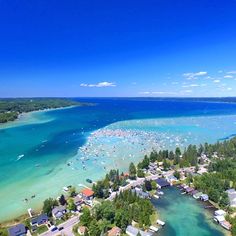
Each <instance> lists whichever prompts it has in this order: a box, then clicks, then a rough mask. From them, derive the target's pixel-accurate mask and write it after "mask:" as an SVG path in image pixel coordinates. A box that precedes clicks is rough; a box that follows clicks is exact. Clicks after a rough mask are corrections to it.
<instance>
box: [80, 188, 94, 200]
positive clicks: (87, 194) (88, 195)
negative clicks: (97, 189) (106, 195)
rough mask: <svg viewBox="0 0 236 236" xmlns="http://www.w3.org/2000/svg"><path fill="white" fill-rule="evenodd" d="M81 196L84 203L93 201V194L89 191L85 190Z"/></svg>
mask: <svg viewBox="0 0 236 236" xmlns="http://www.w3.org/2000/svg"><path fill="white" fill-rule="evenodd" d="M81 195H82V198H83V199H84V200H85V201H88V200H93V196H94V192H93V191H92V190H91V189H88V188H85V189H83V190H82V191H81Z"/></svg>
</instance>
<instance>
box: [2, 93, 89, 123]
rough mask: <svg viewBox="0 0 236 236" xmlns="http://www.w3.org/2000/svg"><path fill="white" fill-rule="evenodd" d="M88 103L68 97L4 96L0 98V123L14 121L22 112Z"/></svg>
mask: <svg viewBox="0 0 236 236" xmlns="http://www.w3.org/2000/svg"><path fill="white" fill-rule="evenodd" d="M82 105H88V104H86V103H80V102H76V101H73V100H71V99H68V98H5V99H0V123H6V122H8V121H14V120H16V119H17V118H18V115H19V114H21V113H23V112H31V111H38V110H44V109H52V108H61V107H68V106H82Z"/></svg>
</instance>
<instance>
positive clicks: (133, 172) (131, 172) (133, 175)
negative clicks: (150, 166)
mask: <svg viewBox="0 0 236 236" xmlns="http://www.w3.org/2000/svg"><path fill="white" fill-rule="evenodd" d="M129 177H130V179H136V167H135V165H134V163H133V162H131V163H130V165H129Z"/></svg>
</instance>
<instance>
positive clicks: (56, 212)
mask: <svg viewBox="0 0 236 236" xmlns="http://www.w3.org/2000/svg"><path fill="white" fill-rule="evenodd" d="M65 214H66V207H65V206H56V207H54V208H53V209H52V216H53V217H54V218H55V219H61V218H62V217H63V216H64V215H65Z"/></svg>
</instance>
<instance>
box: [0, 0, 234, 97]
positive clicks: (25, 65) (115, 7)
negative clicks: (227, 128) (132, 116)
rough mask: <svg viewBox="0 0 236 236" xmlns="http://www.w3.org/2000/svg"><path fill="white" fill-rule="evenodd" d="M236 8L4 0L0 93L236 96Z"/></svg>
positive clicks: (158, 0)
mask: <svg viewBox="0 0 236 236" xmlns="http://www.w3.org/2000/svg"><path fill="white" fill-rule="evenodd" d="M235 12H236V1H235V0H225V1H222V0H221V1H215V0H198V1H189V0H179V1H176V0H145V1H144V0H143V1H141V0H135V1H134V0H129V1H127V0H126V1H125V0H119V1H113V0H109V1H103V0H100V1H91V0H86V1H85V0H68V1H60V0H57V1H55V0H51V1H46V0H34V1H28V0H12V1H3V0H0V22H1V24H0V32H1V37H0V97H27V96H28V97H30V96H75V97H79V96H157V97H160V96H164V97H166V96H171V97H176V96H191V97H192V96H235V95H236V14H235Z"/></svg>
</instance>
